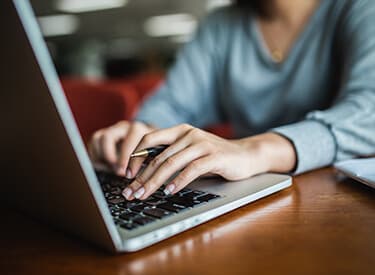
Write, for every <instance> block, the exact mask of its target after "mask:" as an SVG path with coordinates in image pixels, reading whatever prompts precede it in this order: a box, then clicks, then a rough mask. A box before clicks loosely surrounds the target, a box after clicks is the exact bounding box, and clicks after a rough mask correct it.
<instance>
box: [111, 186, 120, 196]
mask: <svg viewBox="0 0 375 275" xmlns="http://www.w3.org/2000/svg"><path fill="white" fill-rule="evenodd" d="M108 191H109V192H110V193H111V194H113V195H121V194H122V189H121V188H120V187H113V188H111V189H110V190H108Z"/></svg>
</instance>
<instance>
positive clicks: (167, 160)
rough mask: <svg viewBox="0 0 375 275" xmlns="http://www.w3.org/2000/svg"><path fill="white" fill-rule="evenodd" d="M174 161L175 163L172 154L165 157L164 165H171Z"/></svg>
mask: <svg viewBox="0 0 375 275" xmlns="http://www.w3.org/2000/svg"><path fill="white" fill-rule="evenodd" d="M175 163H176V158H175V157H174V156H172V157H169V158H167V159H166V160H165V165H166V166H167V167H173V166H174V164H175Z"/></svg>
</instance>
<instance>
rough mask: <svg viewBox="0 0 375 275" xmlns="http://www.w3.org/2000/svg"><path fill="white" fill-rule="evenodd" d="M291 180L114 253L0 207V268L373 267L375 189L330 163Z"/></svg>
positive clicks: (203, 270)
mask: <svg viewBox="0 0 375 275" xmlns="http://www.w3.org/2000/svg"><path fill="white" fill-rule="evenodd" d="M293 181H294V182H293V186H292V187H290V188H288V189H286V190H283V191H281V192H279V193H277V194H274V195H271V196H269V197H267V198H264V199H261V200H259V201H257V202H254V203H252V204H249V205H247V206H245V207H242V208H240V209H238V210H235V211H233V212H231V213H229V214H226V215H224V216H221V217H219V218H216V219H214V220H212V221H210V222H207V223H205V224H203V225H201V226H198V227H196V228H193V229H191V230H188V231H186V232H184V233H182V234H179V235H177V236H175V237H173V238H170V239H168V240H165V241H163V242H161V243H159V244H156V245H154V246H151V247H149V248H146V249H144V250H142V251H139V252H135V253H129V254H119V255H111V254H108V253H107V252H105V251H103V250H101V249H99V248H97V247H94V246H92V245H90V244H88V243H86V242H83V241H81V240H79V239H75V238H73V237H71V236H67V235H65V234H64V233H62V232H59V231H54V230H52V229H50V228H49V227H47V226H45V225H42V224H39V223H37V222H35V221H33V220H31V219H30V218H27V217H24V216H22V215H20V214H18V213H16V212H13V211H11V210H9V209H1V210H0V212H1V218H2V222H1V231H0V232H1V233H2V234H1V235H0V274H3V275H5V274H28V275H32V274H38V275H41V274H374V273H373V272H374V270H373V269H374V268H373V266H374V263H375V190H373V189H371V188H369V187H367V186H365V185H362V184H359V183H357V182H355V181H352V180H348V179H343V178H342V177H340V176H339V175H337V174H336V173H335V172H334V171H333V169H331V168H326V169H321V170H317V171H314V172H310V173H306V174H304V175H300V176H297V177H295V178H294V180H293ZM371 271H372V272H371Z"/></svg>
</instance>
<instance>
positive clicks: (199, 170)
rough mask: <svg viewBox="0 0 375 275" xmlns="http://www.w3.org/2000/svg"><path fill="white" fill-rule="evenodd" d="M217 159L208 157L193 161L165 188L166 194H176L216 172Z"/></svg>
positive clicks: (211, 156)
mask: <svg viewBox="0 0 375 275" xmlns="http://www.w3.org/2000/svg"><path fill="white" fill-rule="evenodd" d="M215 166H216V158H215V157H213V155H208V156H205V157H202V158H199V159H196V160H194V161H192V162H191V163H190V164H189V165H187V166H186V168H184V169H183V170H182V171H181V173H180V174H178V175H177V176H176V177H175V178H174V179H173V180H172V182H170V183H169V184H167V186H166V187H165V193H169V194H176V193H177V192H178V191H180V190H181V189H182V188H184V187H185V186H186V185H188V184H189V183H191V182H192V181H194V180H195V179H197V178H198V177H199V176H201V175H204V174H206V173H210V172H211V171H215V169H216V168H215Z"/></svg>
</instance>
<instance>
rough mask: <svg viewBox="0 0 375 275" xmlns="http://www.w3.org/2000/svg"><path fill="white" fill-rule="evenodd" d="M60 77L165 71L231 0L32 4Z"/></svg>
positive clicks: (62, 0) (57, 0)
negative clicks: (214, 11) (206, 19)
mask: <svg viewBox="0 0 375 275" xmlns="http://www.w3.org/2000/svg"><path fill="white" fill-rule="evenodd" d="M31 3H32V6H33V8H34V11H35V13H36V15H37V16H38V22H39V24H40V26H41V29H42V31H43V34H44V36H45V39H46V41H47V43H48V47H49V49H50V52H51V54H52V56H53V59H54V62H55V64H56V67H57V70H58V73H59V74H60V75H63V76H67V75H74V76H82V77H88V78H103V77H123V76H129V75H132V74H136V73H140V72H144V71H165V70H166V69H167V68H168V67H169V66H170V64H171V63H172V62H173V60H174V57H175V54H176V51H177V50H178V48H179V47H181V46H182V45H183V44H184V43H185V42H187V41H188V40H189V39H190V37H191V34H192V33H193V32H194V30H195V28H196V27H197V24H198V22H199V20H200V19H201V18H202V17H203V16H204V15H205V14H206V13H207V12H210V11H211V10H212V9H215V8H217V7H220V6H225V5H228V4H230V0H189V1H186V0H51V1H45V0H31Z"/></svg>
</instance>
